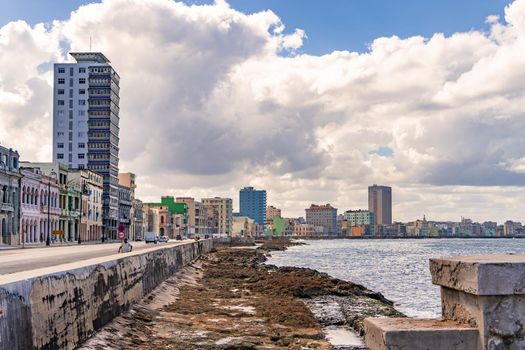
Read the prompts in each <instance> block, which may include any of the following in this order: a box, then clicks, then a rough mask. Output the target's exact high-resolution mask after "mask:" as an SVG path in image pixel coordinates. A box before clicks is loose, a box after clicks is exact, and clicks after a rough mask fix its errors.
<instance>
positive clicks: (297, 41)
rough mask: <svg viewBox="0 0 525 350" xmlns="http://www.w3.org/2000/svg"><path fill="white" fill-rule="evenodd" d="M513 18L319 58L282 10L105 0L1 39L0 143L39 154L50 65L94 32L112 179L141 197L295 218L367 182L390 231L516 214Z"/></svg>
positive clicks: (521, 1)
mask: <svg viewBox="0 0 525 350" xmlns="http://www.w3.org/2000/svg"><path fill="white" fill-rule="evenodd" d="M523 13H525V0H516V1H515V2H514V3H512V4H511V5H509V6H508V7H507V8H506V9H505V16H504V18H503V19H500V18H498V17H497V16H490V17H488V18H487V23H488V24H489V25H490V27H491V30H490V32H489V33H485V32H481V31H470V32H466V33H456V34H454V35H451V36H444V35H443V34H439V33H436V34H435V35H433V36H432V37H430V38H424V37H419V36H415V37H410V38H404V39H402V38H399V37H395V36H394V37H388V38H377V39H376V40H374V41H373V42H372V43H371V45H370V47H369V50H368V51H367V52H365V53H355V52H348V51H335V52H332V53H328V54H326V55H323V56H313V55H307V54H301V53H299V52H300V48H301V47H302V45H303V41H304V40H305V39H306V38H307V33H305V32H304V31H303V30H301V29H300V28H297V29H295V28H294V29H291V30H289V29H287V28H286V27H285V23H282V22H281V20H280V19H279V17H278V14H275V13H273V12H272V11H262V12H259V13H255V14H250V15H247V14H244V13H241V12H239V11H236V10H235V9H233V8H231V7H230V6H229V5H228V3H227V2H225V1H216V2H215V3H214V4H213V5H202V6H195V5H193V6H188V5H186V4H184V3H182V2H175V1H171V0H151V1H147V2H145V1H138V0H106V1H103V2H102V3H100V4H89V5H85V6H81V7H80V8H79V9H78V10H76V11H74V12H73V13H72V14H71V16H70V18H69V19H67V20H65V21H55V22H53V23H52V24H50V25H48V26H45V25H43V24H39V25H37V26H34V27H30V26H29V25H27V24H26V23H25V22H20V21H19V22H12V23H9V24H7V25H5V26H4V27H2V28H1V29H0V115H1V123H2V125H1V126H2V127H1V128H0V140H2V141H3V142H4V143H7V144H9V145H10V146H12V147H15V148H18V149H19V150H20V151H21V153H22V157H23V158H24V159H35V160H46V159H49V158H50V156H51V115H52V111H51V108H52V107H51V98H52V94H51V84H52V80H51V74H52V70H51V67H52V66H51V64H50V62H54V61H64V60H69V59H70V58H69V57H68V56H67V52H65V51H64V49H63V48H64V47H70V48H71V50H74V51H83V50H87V49H88V47H89V40H90V37H91V38H92V40H93V49H94V50H96V51H102V52H104V53H105V55H106V56H107V57H109V58H110V60H111V61H112V64H113V66H114V67H115V69H116V70H117V71H118V72H119V74H120V76H121V106H120V107H121V124H120V126H121V135H120V136H121V144H120V147H121V153H120V155H121V168H123V169H124V170H127V171H134V172H136V173H137V174H138V175H139V179H138V180H139V194H140V195H141V196H142V197H143V198H145V199H147V200H151V199H154V198H155V197H158V196H159V195H161V194H174V195H194V196H196V197H201V196H209V195H215V194H217V195H225V196H231V197H233V198H234V199H236V197H237V194H236V193H237V190H238V188H239V187H242V186H244V185H248V184H250V185H255V186H259V187H263V188H266V189H268V191H269V195H270V198H269V202H270V203H274V204H277V205H280V206H282V207H283V209H284V211H285V213H289V214H290V215H301V214H302V209H303V208H305V207H306V206H308V205H309V204H310V203H311V202H329V201H330V202H332V203H334V204H335V205H336V206H338V207H339V209H340V210H344V209H348V208H358V207H365V206H366V186H367V185H369V184H371V183H384V184H390V185H392V186H393V187H394V198H395V199H398V200H397V201H395V202H396V206H395V210H394V211H395V217H396V218H397V219H400V220H407V219H413V218H414V217H416V216H422V214H423V213H422V209H421V208H422V207H426V208H428V210H424V211H425V213H426V214H427V215H428V216H429V217H432V214H434V215H435V216H436V218H451V219H454V218H455V216H457V215H461V213H464V215H472V216H473V217H474V218H475V219H483V218H484V217H481V216H482V215H486V216H487V217H486V218H487V219H490V218H493V219H499V220H502V219H503V218H507V217H514V218H516V219H518V218H519V216H518V215H519V212H518V211H517V209H516V208H517V206H516V205H515V203H517V202H516V200H514V199H513V200H514V202H513V200H509V198H508V196H509V194H510V193H516V196H513V197H516V198H518V196H517V195H518V194H519V193H522V194H523V192H525V191H523V190H522V189H521V187H518V186H523V185H525V172H524V171H523V169H524V166H523V164H524V161H523V159H525V147H524V146H525V145H524V143H525V141H523V140H524V139H523V137H522V135H521V133H522V130H524V127H525V118H524V112H523V111H524V107H525V96H524V91H525V89H524V88H525V60H523V59H522V57H521V56H520V55H519V52H523V51H524V49H525V20H524V16H523ZM378 150H383V151H384V150H388V152H386V153H385V152H383V151H378ZM509 201H510V202H509ZM490 202H493V204H490ZM458 213H459V214H458ZM451 216H452V217H451Z"/></svg>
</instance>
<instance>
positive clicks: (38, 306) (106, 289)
mask: <svg viewBox="0 0 525 350" xmlns="http://www.w3.org/2000/svg"><path fill="white" fill-rule="evenodd" d="M212 248H213V242H212V240H202V241H198V242H192V243H187V244H182V245H177V246H167V247H161V248H155V249H151V250H147V251H139V252H134V253H130V254H126V255H122V256H119V257H118V258H116V259H115V258H113V260H111V259H108V260H107V261H103V262H98V263H93V264H88V265H85V266H80V267H77V268H74V269H68V270H64V271H57V272H53V273H50V274H45V275H40V276H34V277H31V278H29V279H25V280H18V281H12V282H11V283H8V284H3V285H0V309H1V310H3V312H2V314H0V350H16V349H21V350H28V349H73V348H75V347H76V346H78V345H80V344H81V343H82V342H83V341H85V340H86V339H87V338H88V337H89V336H90V335H91V334H92V333H93V332H94V331H96V330H98V329H99V328H101V327H102V326H103V325H105V324H106V323H107V322H109V321H110V320H112V319H113V318H114V317H115V316H117V315H119V314H120V313H121V312H123V311H125V310H127V309H128V308H129V306H130V305H131V304H133V303H134V302H136V301H138V300H140V299H141V298H142V297H143V296H145V295H146V294H148V293H149V292H150V291H152V290H153V289H154V288H155V287H157V286H158V285H159V284H160V283H162V282H163V281H164V280H166V279H167V278H169V277H170V276H172V275H173V274H174V273H175V272H176V271H177V270H179V269H180V268H182V267H183V266H184V265H186V264H188V263H190V262H191V261H193V260H194V259H196V258H197V257H198V256H199V255H201V254H204V253H207V252H209V251H210V250H211V249H212Z"/></svg>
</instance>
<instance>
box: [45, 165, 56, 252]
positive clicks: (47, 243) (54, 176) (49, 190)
mask: <svg viewBox="0 0 525 350" xmlns="http://www.w3.org/2000/svg"><path fill="white" fill-rule="evenodd" d="M51 177H52V178H53V179H54V180H55V181H56V179H57V173H55V171H54V170H51V172H50V173H49V179H48V181H47V238H46V246H50V245H51V213H50V210H51Z"/></svg>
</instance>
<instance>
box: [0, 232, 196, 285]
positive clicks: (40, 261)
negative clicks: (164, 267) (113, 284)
mask: <svg viewBox="0 0 525 350" xmlns="http://www.w3.org/2000/svg"><path fill="white" fill-rule="evenodd" d="M188 242H192V240H186V241H175V240H174V241H170V242H168V243H159V244H152V243H150V244H146V243H144V242H131V244H132V245H133V251H134V252H137V251H141V250H144V249H151V248H155V247H157V248H158V247H161V246H162V247H164V246H172V245H179V244H183V243H188ZM119 247H120V243H104V244H80V245H64V246H60V245H53V246H51V247H40V248H27V249H21V248H20V249H10V250H2V251H0V275H5V274H10V273H16V272H21V271H29V270H34V269H37V268H44V267H51V266H56V265H60V264H67V263H72V262H79V261H82V260H87V259H93V258H99V257H104V256H109V255H114V254H116V253H117V252H118V248H119ZM0 284H1V282H0Z"/></svg>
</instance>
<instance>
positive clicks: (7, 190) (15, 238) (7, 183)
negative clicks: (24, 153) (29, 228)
mask: <svg viewBox="0 0 525 350" xmlns="http://www.w3.org/2000/svg"><path fill="white" fill-rule="evenodd" d="M19 159H20V155H19V154H18V152H17V151H15V150H13V149H11V148H6V147H3V146H1V145H0V245H2V244H9V245H16V244H18V243H20V221H19V215H20V212H19V211H20V187H19V182H20V173H19V166H20V165H19Z"/></svg>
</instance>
